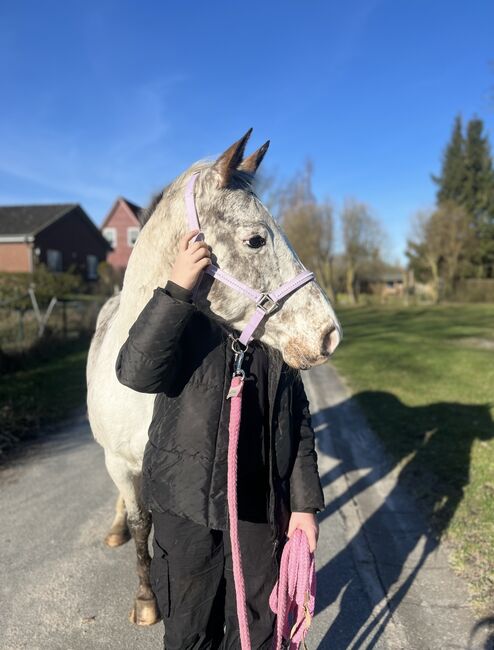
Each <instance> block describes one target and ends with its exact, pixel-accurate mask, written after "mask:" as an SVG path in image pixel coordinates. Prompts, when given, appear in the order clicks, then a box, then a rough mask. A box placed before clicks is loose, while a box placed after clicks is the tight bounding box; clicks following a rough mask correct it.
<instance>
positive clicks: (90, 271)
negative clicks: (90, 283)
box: [86, 255, 98, 280]
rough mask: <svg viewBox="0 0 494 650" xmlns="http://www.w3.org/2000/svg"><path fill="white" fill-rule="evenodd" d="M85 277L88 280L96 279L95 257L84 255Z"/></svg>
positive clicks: (96, 263)
mask: <svg viewBox="0 0 494 650" xmlns="http://www.w3.org/2000/svg"><path fill="white" fill-rule="evenodd" d="M86 277H87V279H88V280H97V279H98V258H97V257H96V255H86Z"/></svg>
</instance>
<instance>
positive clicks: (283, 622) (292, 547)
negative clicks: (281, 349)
mask: <svg viewBox="0 0 494 650" xmlns="http://www.w3.org/2000/svg"><path fill="white" fill-rule="evenodd" d="M197 176H198V174H194V175H193V176H191V178H190V179H189V181H188V183H187V188H186V192H185V203H186V207H187V217H188V223H189V227H190V228H191V229H194V228H199V219H198V217H197V211H196V207H195V201H194V184H195V181H196V179H197ZM200 235H201V233H199V235H197V236H196V239H199V237H200ZM206 273H208V274H210V275H211V276H213V277H214V278H215V279H217V280H220V281H221V282H223V283H224V284H227V285H228V286H230V287H231V288H233V289H235V290H237V291H239V292H240V293H243V294H244V295H246V296H248V297H249V298H250V299H251V300H253V301H254V302H255V303H256V309H255V311H254V313H253V315H252V317H251V319H250V320H249V322H248V323H247V325H246V326H245V328H244V330H243V331H242V333H241V334H240V336H239V338H238V339H233V343H232V349H233V351H234V353H235V362H234V371H233V377H232V381H231V384H230V390H229V391H228V395H227V399H229V400H231V402H230V421H229V426H228V435H229V439H228V472H227V498H228V515H229V528H230V543H231V547H232V564H233V579H234V582H235V597H236V604H237V618H238V625H239V631H240V644H241V650H251V643H250V633H249V623H248V617H247V606H246V599H245V581H244V575H243V570H242V554H241V551H240V542H239V535H238V506H237V450H238V439H239V433H240V422H241V419H242V389H243V383H244V378H245V372H244V371H243V370H242V361H243V358H244V352H245V349H246V347H241V346H247V344H248V342H249V341H250V340H251V339H252V335H253V334H254V331H255V330H256V329H257V327H258V326H259V324H260V323H261V321H262V319H263V318H264V317H265V316H269V314H271V313H272V312H273V311H274V310H275V309H276V308H278V307H279V304H278V301H279V300H281V299H282V298H284V297H285V296H287V295H289V294H290V293H293V292H294V291H296V290H297V289H299V288H300V287H302V286H304V285H305V284H307V282H310V281H311V280H313V279H314V274H313V273H312V272H311V271H307V270H304V271H302V272H301V273H299V274H298V275H297V276H296V277H295V278H293V279H292V280H289V281H288V282H285V283H284V284H282V285H281V286H280V287H278V288H277V289H275V290H274V291H270V292H269V293H261V292H259V291H255V290H254V289H252V288H251V287H248V286H247V285H245V284H243V283H242V282H240V280H237V279H236V278H234V277H233V276H232V275H230V274H229V273H226V272H225V271H223V270H221V269H219V268H218V267H217V266H215V265H213V264H211V265H210V266H209V267H208V268H207V269H206ZM196 289H197V287H196ZM315 584H316V580H315V569H314V555H313V554H312V553H310V552H309V543H308V540H307V536H306V535H305V533H304V532H303V531H301V530H296V531H295V532H294V533H293V535H292V536H291V538H290V539H289V540H288V541H287V542H286V544H285V547H284V548H283V553H282V557H281V566H280V575H279V577H278V580H277V582H276V584H275V586H274V588H273V591H272V592H271V595H270V598H269V606H270V608H271V610H272V611H273V612H274V613H275V614H277V627H276V634H275V637H274V639H273V650H281V648H290V650H296V649H297V648H298V647H299V645H300V643H304V646H305V635H306V633H307V630H308V628H309V625H310V622H311V619H312V616H313V614H314V601H315ZM287 643H288V644H289V645H286V644H287Z"/></svg>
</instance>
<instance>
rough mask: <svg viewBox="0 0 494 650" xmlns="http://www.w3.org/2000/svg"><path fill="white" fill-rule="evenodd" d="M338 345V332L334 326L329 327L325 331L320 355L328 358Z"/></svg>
mask: <svg viewBox="0 0 494 650" xmlns="http://www.w3.org/2000/svg"><path fill="white" fill-rule="evenodd" d="M338 343H339V335H338V330H337V329H336V327H335V326H334V325H331V326H330V327H328V329H327V330H326V333H325V334H324V336H323V339H322V355H323V356H325V357H329V355H330V354H332V353H333V352H334V350H335V349H336V347H337V346H338Z"/></svg>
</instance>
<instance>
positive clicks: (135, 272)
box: [118, 202, 186, 336]
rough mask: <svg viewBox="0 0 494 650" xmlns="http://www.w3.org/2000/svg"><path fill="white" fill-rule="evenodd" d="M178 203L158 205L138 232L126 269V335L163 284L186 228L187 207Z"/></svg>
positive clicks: (122, 318) (122, 319)
mask: <svg viewBox="0 0 494 650" xmlns="http://www.w3.org/2000/svg"><path fill="white" fill-rule="evenodd" d="M174 203H175V202H170V203H169V204H168V205H162V206H161V205H158V207H157V208H156V210H155V212H154V213H153V214H152V216H151V217H150V219H149V221H148V222H147V223H146V225H145V227H144V228H143V229H142V230H141V232H140V233H139V237H138V238H137V241H136V243H135V245H134V248H133V250H132V254H131V256H130V258H129V262H128V264H127V269H126V271H125V276H124V282H123V286H122V291H121V294H120V306H119V310H118V323H119V326H120V327H122V328H123V329H124V331H125V336H126V335H127V331H128V329H129V328H130V327H131V326H132V324H133V323H134V322H135V320H136V318H137V317H138V316H139V314H140V313H141V311H142V310H143V308H144V307H145V305H146V304H147V302H148V301H149V299H150V298H151V296H152V294H153V291H154V290H155V289H156V287H164V286H165V284H166V282H167V280H168V278H169V276H170V271H171V268H172V265H173V262H174V261H175V258H176V255H177V252H178V243H179V239H180V237H181V236H182V235H183V234H184V233H185V230H186V221H185V219H186V217H185V210H184V209H183V207H182V206H181V205H180V204H178V205H174Z"/></svg>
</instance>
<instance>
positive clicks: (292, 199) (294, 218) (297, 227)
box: [277, 160, 335, 301]
mask: <svg viewBox="0 0 494 650" xmlns="http://www.w3.org/2000/svg"><path fill="white" fill-rule="evenodd" d="M312 173H313V165H312V162H311V161H310V160H308V161H307V162H306V164H305V167H304V169H303V170H302V172H299V173H297V174H296V175H295V177H294V178H293V179H291V180H290V181H289V182H288V183H287V184H286V185H285V186H284V187H282V188H281V190H280V191H279V195H278V201H277V202H278V210H279V218H280V221H281V223H282V226H283V229H284V231H285V232H286V234H287V237H288V239H289V240H290V241H291V242H292V244H293V246H294V248H295V250H296V252H297V254H298V256H299V257H300V259H301V260H302V262H303V264H305V266H306V267H307V268H309V269H312V270H313V271H314V272H315V274H316V276H317V279H318V281H319V282H320V284H321V285H322V286H323V287H324V289H325V290H326V291H327V293H328V294H329V298H330V299H331V300H332V301H334V300H335V292H334V288H333V273H332V263H333V243H334V242H333V208H332V206H331V204H330V202H329V201H324V202H322V203H318V202H317V201H316V198H315V196H314V193H313V191H312Z"/></svg>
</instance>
